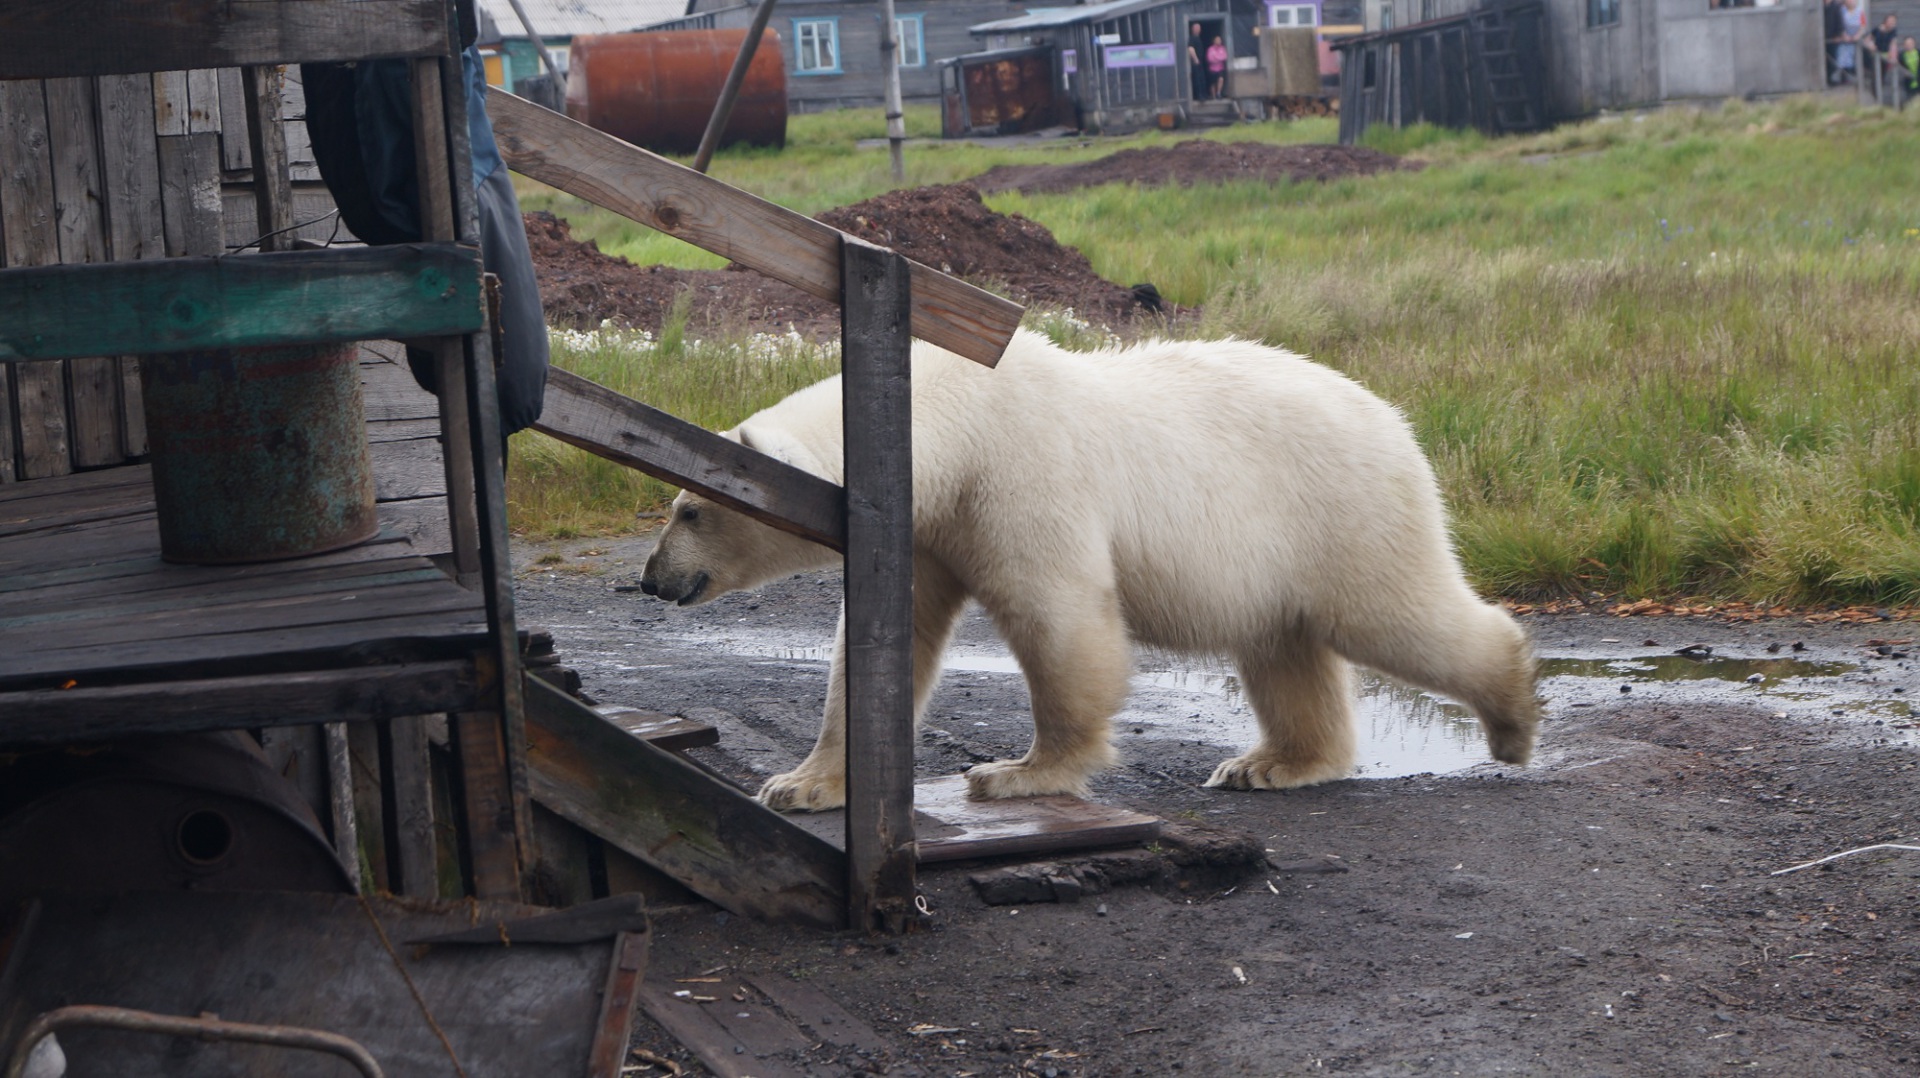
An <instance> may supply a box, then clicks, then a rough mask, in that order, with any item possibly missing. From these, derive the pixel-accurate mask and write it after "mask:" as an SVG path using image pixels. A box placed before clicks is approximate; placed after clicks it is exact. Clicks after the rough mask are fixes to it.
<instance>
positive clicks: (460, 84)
mask: <svg viewBox="0 0 1920 1078" xmlns="http://www.w3.org/2000/svg"><path fill="white" fill-rule="evenodd" d="M435 62H436V63H438V65H439V70H440V78H439V89H440V95H441V96H440V115H441V116H442V117H444V122H443V125H442V128H441V130H442V132H443V134H442V138H441V141H439V142H437V143H433V144H429V143H428V141H427V131H426V130H425V129H424V128H416V129H415V131H414V137H415V140H416V141H415V153H416V155H418V156H419V157H420V158H421V160H422V161H423V162H425V161H426V160H427V159H428V157H429V155H440V156H439V157H438V160H440V161H444V162H445V166H446V167H445V172H444V176H445V182H444V186H443V188H442V189H443V190H446V191H449V192H451V196H452V197H451V198H450V199H449V200H448V201H447V203H446V205H447V206H448V207H449V208H450V210H451V220H452V224H453V230H454V233H453V239H454V240H456V241H457V242H459V243H462V244H466V245H469V246H473V247H478V246H479V245H480V211H479V202H478V199H479V193H478V190H477V188H476V187H475V184H474V177H473V155H472V150H471V147H470V146H469V143H468V131H469V128H468V125H467V80H466V76H465V69H464V67H463V64H462V60H461V56H460V54H459V53H458V52H455V53H453V54H452V55H450V56H444V57H440V58H438V59H437V60H436V61H435ZM424 67H425V65H415V68H414V75H415V77H416V78H419V77H421V76H422V73H423V70H424ZM423 89H424V87H422V86H416V92H415V98H414V99H415V102H416V106H415V117H416V119H421V118H423V114H424V113H427V112H430V111H432V109H431V104H432V102H431V101H429V100H427V99H426V97H425V94H424V93H423V92H422V90H423ZM432 167H434V166H432V165H429V164H426V163H423V164H422V166H421V171H422V174H423V175H422V179H423V181H424V179H425V174H426V173H427V172H428V171H429V169H431V168H432ZM436 197H437V196H436V195H433V194H431V193H428V192H427V190H426V188H425V187H424V186H423V187H422V200H423V201H426V200H429V199H432V198H436ZM460 343H461V344H462V348H461V349H460V354H461V356H462V358H463V359H464V361H465V375H466V378H465V393H464V394H462V395H460V396H455V395H454V393H453V386H452V385H451V384H449V383H448V382H442V383H441V385H440V387H439V388H440V400H441V415H442V416H443V417H447V416H449V414H450V413H451V412H456V411H459V410H460V409H462V408H464V410H465V416H466V425H465V433H466V437H467V441H466V443H465V445H464V446H458V447H456V446H455V445H454V444H453V428H449V429H448V430H447V432H446V438H447V444H446V449H447V454H448V456H449V457H451V456H453V455H454V454H455V453H463V454H464V455H466V456H467V458H468V460H469V462H470V467H471V469H472V470H471V473H470V476H471V479H470V482H471V486H470V487H469V490H470V491H471V494H470V496H471V498H472V506H473V509H472V511H473V514H474V526H475V533H476V534H475V538H476V539H477V540H478V550H477V554H478V562H479V569H480V590H481V593H482V594H483V595H484V596H485V597H486V603H487V625H488V627H489V628H490V629H491V631H492V637H493V640H492V647H491V648H490V649H489V651H490V654H488V655H486V656H484V658H485V659H487V660H490V662H487V663H486V664H485V665H487V666H490V667H491V670H492V674H493V681H492V686H493V689H494V690H495V691H494V694H493V695H494V699H496V700H497V701H498V705H499V706H498V710H497V711H493V712H491V713H488V712H476V713H472V714H467V715H461V716H458V717H457V718H456V720H455V728H456V729H457V730H458V731H459V733H460V736H461V739H462V740H461V750H460V756H461V763H462V766H463V768H465V769H466V770H465V773H464V774H463V775H462V779H461V781H462V785H463V787H464V789H465V790H466V799H467V802H468V805H469V806H470V808H469V817H470V820H469V822H470V824H471V822H472V808H471V806H477V805H481V804H483V803H485V802H488V801H492V802H493V803H495V804H496V805H498V807H499V808H502V809H504V810H505V815H504V817H503V818H501V819H500V821H499V822H500V826H501V830H502V831H504V832H505V834H504V836H503V838H502V847H503V856H502V859H501V863H502V864H503V865H504V864H507V863H511V864H513V865H514V866H516V869H517V874H516V878H515V880H514V881H513V888H514V890H515V891H516V892H521V893H522V894H524V887H525V880H524V873H525V871H526V869H528V868H530V867H531V866H532V865H533V864H534V862H535V861H536V860H537V859H538V851H537V850H536V849H535V841H534V834H533V801H532V795H531V793H530V792H529V782H530V778H529V776H528V774H527V713H526V697H525V691H526V686H525V683H524V681H523V670H522V666H521V661H520V637H519V633H518V632H517V631H516V629H515V625H514V615H513V564H512V556H511V553H510V549H509V547H508V537H507V505H506V497H507V482H506V438H505V436H504V435H503V434H501V432H500V404H499V393H498V391H497V389H496V388H495V384H494V372H493V344H492V341H491V339H490V338H489V337H488V335H487V334H486V333H484V332H482V333H473V334H469V335H468V336H467V337H466V338H464V340H463V341H462V342H460ZM449 366H451V364H442V366H441V372H442V374H446V373H448V370H447V368H448V367H449ZM449 402H454V404H455V407H454V408H449V407H448V403H449ZM449 478H450V479H451V478H452V469H451V468H450V469H449ZM457 497H459V495H458V494H456V493H455V492H454V491H453V490H451V489H450V490H449V491H448V503H449V506H450V507H451V506H453V505H454V504H455V499H456V498H457ZM454 524H455V527H456V529H457V528H459V527H461V526H462V524H461V522H460V521H459V520H458V519H456V520H455V522H454ZM482 726H487V727H491V731H492V732H491V733H488V732H486V731H485V730H483V729H481V727H482ZM468 746H473V747H474V748H475V749H477V750H483V751H479V752H478V753H477V754H476V753H472V752H469V751H468ZM488 755H491V756H492V758H493V759H492V761H491V762H487V763H483V762H482V761H483V758H484V757H486V756H488ZM471 840H472V841H473V842H474V843H475V844H476V846H475V848H476V851H477V849H478V843H479V841H480V838H479V836H478V835H477V834H475V835H473V836H471ZM509 853H510V854H511V855H512V856H511V861H510V862H509V861H508V860H507V859H506V857H505V854H509ZM481 868H482V859H481V858H480V857H479V856H478V854H477V852H476V856H475V858H474V872H475V886H476V888H482V887H485V888H487V889H488V890H491V891H494V892H496V893H497V892H500V891H503V890H504V887H505V882H504V881H495V882H494V883H493V884H491V885H488V884H483V883H482V881H481V879H480V877H481ZM483 897H492V896H487V895H485V894H483ZM498 897H504V895H498Z"/></svg>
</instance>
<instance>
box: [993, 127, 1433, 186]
mask: <svg viewBox="0 0 1920 1078" xmlns="http://www.w3.org/2000/svg"><path fill="white" fill-rule="evenodd" d="M1421 167H1423V166H1422V165H1421V164H1419V163H1418V162H1413V161H1403V160H1401V159H1400V158H1398V157H1395V156H1393V155H1392V154H1386V153H1381V152H1380V151H1379V150H1370V149H1367V148H1366V147H1364V146H1325V145H1302V146H1270V145H1267V144H1266V143H1260V142H1214V141H1212V140H1209V139H1191V140H1189V141H1187V142H1181V143H1176V144H1174V145H1172V146H1165V147H1161V146H1155V147H1150V148H1146V149H1138V150H1121V151H1120V152H1119V153H1116V154H1110V155H1108V156H1106V157H1102V158H1100V159H1099V160H1097V161H1083V162H1081V163H1079V164H1075V165H999V166H996V167H994V168H991V169H988V170H987V171H986V172H983V173H981V174H980V175H978V176H975V177H974V178H973V179H971V180H969V181H967V182H968V183H970V184H972V185H973V186H974V187H977V188H979V189H980V190H982V191H985V192H986V193H988V194H992V193H993V192H995V191H1020V192H1023V193H1026V194H1038V193H1043V192H1053V191H1072V190H1075V189H1076V188H1081V187H1094V186H1097V185H1099V184H1103V183H1137V184H1139V185H1140V186H1142V187H1162V186H1165V185H1167V184H1173V183H1177V184H1179V185H1181V186H1182V187H1191V186H1193V185H1194V184H1200V183H1226V182H1228V181H1230V180H1265V181H1267V182H1269V183H1274V182H1278V181H1280V180H1293V181H1304V180H1336V179H1339V178H1341V177H1343V176H1371V175H1373V174H1374V173H1376V172H1393V171H1396V170H1399V169H1418V168H1421Z"/></svg>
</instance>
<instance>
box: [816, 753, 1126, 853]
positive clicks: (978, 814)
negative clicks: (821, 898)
mask: <svg viewBox="0 0 1920 1078" xmlns="http://www.w3.org/2000/svg"><path fill="white" fill-rule="evenodd" d="M913 807H914V813H913V815H914V821H913V827H914V837H915V839H916V840H917V842H918V844H919V847H920V861H921V863H922V864H927V863H931V862H936V861H963V860H966V859H968V858H973V857H1001V856H1006V855H1009V854H1029V853H1057V852H1060V851H1063V850H1078V849H1089V848H1092V847H1096V846H1124V845H1128V844H1131V843H1135V842H1148V841H1151V840H1152V839H1154V838H1155V837H1156V836H1158V835H1159V834H1160V827H1161V823H1162V821H1161V820H1160V818H1159V817H1157V816H1148V815H1146V814H1144V813H1139V812H1134V811H1132V810H1131V809H1124V808H1119V807H1116V806H1113V805H1098V804H1095V803H1093V802H1091V801H1082V800H1080V799H1079V798H1077V797H1067V796H1065V795H1054V796H1049V797H1016V798H1009V799H1007V800H1005V801H974V800H971V799H969V798H968V797H967V779H966V776H965V775H947V776H943V777H941V778H937V779H926V780H923V781H921V782H916V783H914V786H913ZM787 819H789V820H791V821H793V822H794V823H796V824H799V825H800V826H801V827H802V828H804V829H806V830H807V831H811V832H812V833H813V834H815V835H818V836H819V837H820V838H822V839H825V840H826V841H827V842H830V843H832V844H833V845H834V846H835V847H836V848H843V847H844V846H845V845H846V830H847V823H846V813H844V812H842V811H839V810H835V811H832V812H799V813H792V814H789V815H788V816H787Z"/></svg>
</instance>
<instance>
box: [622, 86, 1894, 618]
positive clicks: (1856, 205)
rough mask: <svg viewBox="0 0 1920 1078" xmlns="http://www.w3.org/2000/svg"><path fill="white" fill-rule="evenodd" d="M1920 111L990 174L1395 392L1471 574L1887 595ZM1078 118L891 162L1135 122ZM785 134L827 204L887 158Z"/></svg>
mask: <svg viewBox="0 0 1920 1078" xmlns="http://www.w3.org/2000/svg"><path fill="white" fill-rule="evenodd" d="M1917 121H1920V112H1909V113H1906V114H1893V113H1881V112H1872V113H1864V112H1857V111H1852V110H1846V109H1836V108H1834V107H1832V106H1831V105H1829V104H1827V103H1825V102H1822V101H1818V100H1814V99H1806V100H1796V101H1790V102H1786V103H1782V104H1775V105H1767V106H1749V105H1741V104H1737V103H1736V104H1729V105H1728V106H1726V107H1724V108H1720V109H1715V110H1693V109H1685V110H1680V109H1676V110H1671V111H1667V112H1661V113H1655V114H1649V115H1646V116H1643V117H1636V118H1619V119H1611V120H1603V121H1596V122H1592V123H1585V124H1579V125H1570V126H1567V127H1563V128H1560V129H1558V130H1556V131H1553V132H1549V133H1546V134H1544V135H1540V136H1534V137H1531V138H1522V139H1498V140H1488V139H1485V138H1482V137H1481V136H1478V135H1460V134H1456V133H1448V132H1439V131H1434V130H1431V129H1416V130H1411V131H1402V132H1380V131H1379V129H1376V133H1374V134H1373V135H1372V136H1371V138H1370V141H1374V142H1376V143H1377V144H1378V146H1379V147H1380V148H1383V149H1388V150H1407V151H1411V152H1414V153H1415V154H1416V155H1417V156H1418V157H1420V158H1422V159H1424V160H1425V161H1427V162H1428V167H1427V168H1425V169H1424V170H1422V171H1419V172H1405V173H1396V174H1390V175H1382V176H1376V177H1371V178H1366V179H1354V180H1343V181H1337V182H1334V183H1329V184H1298V185H1288V184H1281V185H1269V184H1259V183H1238V184H1229V185H1222V186H1217V187H1206V188H1191V189H1153V190H1143V189H1137V188H1133V187H1129V186H1121V185H1113V186H1108V187H1102V188H1096V189H1092V190H1087V191H1079V192H1072V193H1067V194H1059V195H1044V196H1032V197H1026V196H1020V195H1016V194H1005V195H1000V196H995V197H993V198H991V199H990V200H989V201H990V202H991V203H992V204H993V205H994V206H995V208H997V209H1000V210H1002V211H1005V212H1019V213H1022V214H1025V215H1027V216H1029V217H1032V218H1034V219H1035V220H1038V221H1040V222H1042V223H1043V224H1045V225H1047V226H1048V227H1049V228H1050V229H1052V230H1053V231H1054V233H1055V234H1056V235H1057V236H1058V237H1059V238H1060V240H1061V242H1063V243H1067V244H1071V245H1074V246H1077V247H1079V248H1080V249H1081V250H1082V251H1084V252H1085V253H1086V254H1087V255H1088V256H1089V258H1091V259H1092V261H1093V263H1094V266H1095V268H1096V269H1097V270H1099V271H1100V272H1101V273H1102V274H1103V275H1105V276H1107V277H1109V278H1111V279H1115V280H1122V281H1128V282H1132V281H1152V282H1154V283H1155V284H1156V285H1157V286H1158V287H1159V288H1160V290H1161V292H1162V293H1163V294H1165V295H1167V296H1168V297H1169V298H1171V299H1174V300H1176V301H1179V302H1181V303H1187V304H1197V305H1201V306H1202V307H1203V308H1204V314H1203V316H1202V318H1201V319H1200V320H1199V321H1198V322H1197V323H1196V324H1194V325H1191V326H1187V327H1182V329H1181V330H1179V332H1183V333H1191V334H1194V335H1203V336H1215V335H1227V334H1232V335H1237V336H1243V337H1249V338H1254V339H1258V340H1263V341H1267V342H1270V343H1273V344H1277V345H1281V346H1284V347H1288V348H1291V349H1293V350H1295V351H1300V352H1304V353H1308V354H1311V355H1313V356H1314V357H1315V358H1317V359H1319V360H1321V361H1322V362H1326V363H1328V364H1331V365H1333V366H1335V367H1337V368H1339V369H1342V370H1344V371H1346V372H1347V373H1349V374H1351V375H1353V376H1354V377H1356V378H1358V379H1360V380H1361V381H1363V382H1364V383H1366V384H1367V385H1368V386H1370V387H1371V388H1373V389H1374V390H1375V391H1377V392H1379V393H1380V394H1381V395H1383V396H1385V397H1387V398H1388V399H1390V400H1392V401H1394V402H1396V403H1397V404H1399V405H1400V406H1401V407H1402V408H1403V410H1404V411H1405V412H1406V413H1407V415H1408V417H1409V419H1410V420H1411V421H1412V423H1413V425H1414V427H1415V429H1416V431H1417V433H1418V435H1419V437H1420V438H1421V440H1422V442H1423V444H1424V445H1425V446H1426V448H1427V450H1428V452H1429V454H1430V455H1431V456H1432V458H1433V460H1434V464H1435V467H1436V469H1437V470H1438V473H1439V475H1440V479H1441V483H1442V485H1443V487H1444V488H1445V491H1446V493H1447V496H1448V499H1449V502H1450V504H1451V505H1452V507H1453V510H1454V517H1455V529H1456V536H1457V541H1458V543H1459V546H1460V549H1461V552H1462V555H1463V557H1464V559H1465V561H1466V562H1467V564H1468V566H1469V569H1470V571H1471V572H1472V574H1473V575H1474V576H1475V577H1476V579H1477V581H1478V582H1479V583H1480V584H1481V585H1482V587H1483V588H1485V589H1487V590H1489V591H1492V592H1498V593H1500V594H1504V595H1509V596H1514V597H1535V596H1543V595H1554V594H1563V593H1568V592H1584V591H1601V592H1605V593H1608V594H1618V595H1622V596H1627V597H1673V596H1683V595H1685V596H1706V597H1717V598H1722V599H1747V600H1767V601H1784V602H1807V601H1850V602H1853V601H1864V602H1884V603H1906V602H1913V601H1915V600H1920V534H1917V530H1920V529H1917V527H1916V525H1917V524H1920V176H1916V175H1915V174H1914V170H1912V169H1911V168H1910V167H1908V166H1907V165H1906V162H1908V161H1911V160H1912V159H1913V158H1914V157H1915V155H1916V154H1920V122H1917ZM842 122H851V121H849V120H845V119H844V118H843V120H842ZM1233 133H1234V134H1235V135H1239V136H1242V137H1248V136H1250V137H1286V138H1290V137H1298V136H1299V135H1301V134H1302V133H1307V134H1311V135H1315V136H1316V137H1322V138H1325V137H1330V135H1331V128H1330V125H1324V124H1323V125H1321V126H1319V127H1317V128H1301V127H1299V126H1287V125H1250V126H1248V127H1243V128H1237V129H1233ZM836 137H838V136H836ZM1166 139H1167V136H1166V135H1162V134H1155V135H1153V136H1151V137H1150V138H1149V139H1148V140H1146V141H1165V140H1166ZM1079 141H1080V140H1074V143H1075V144H1057V145H1047V146H1042V147H1034V148H1027V149H999V150H983V149H980V148H978V147H970V146H966V145H945V146H936V147H926V148H924V149H923V148H920V147H915V148H914V150H913V151H911V152H910V154H909V161H910V163H912V164H911V167H912V168H913V169H914V170H915V172H916V174H915V175H912V176H910V182H935V181H937V180H941V179H959V178H964V176H966V175H971V174H975V173H977V172H979V171H982V170H984V168H986V167H989V165H991V164H994V163H1000V162H1002V161H1018V160H1045V161H1057V160H1068V159H1073V158H1077V157H1081V156H1095V155H1098V154H1104V153H1110V152H1112V151H1113V150H1115V149H1119V148H1121V147H1122V146H1123V145H1132V144H1136V143H1134V142H1132V141H1128V142H1124V143H1123V142H1120V141H1116V140H1101V141H1099V142H1098V143H1097V144H1094V145H1091V146H1087V147H1082V146H1079V145H1077V143H1078V142H1079ZM795 143H796V146H795V148H794V150H792V151H790V152H791V153H797V154H799V155H800V157H801V159H808V160H819V167H820V168H821V170H822V172H823V174H824V175H825V177H826V179H825V183H826V186H827V188H828V189H830V190H832V191H833V192H835V193H833V194H831V195H827V196H824V197H825V199H826V201H827V202H828V203H829V204H832V203H836V202H845V201H853V200H855V199H857V198H859V197H866V196H867V195H870V194H872V193H874V192H875V191H877V190H881V189H884V188H885V186H887V181H886V179H885V167H886V166H885V152H884V150H880V151H878V152H877V153H874V154H872V159H871V161H861V160H860V157H861V154H863V153H867V151H860V152H859V153H854V154H847V153H845V152H844V147H843V152H842V153H840V155H839V158H840V159H838V160H835V159H832V155H830V154H829V155H826V159H810V158H806V156H805V155H806V154H808V153H820V152H821V151H820V150H819V149H818V148H814V149H809V143H808V141H807V138H806V137H805V136H804V135H801V136H797V137H796V139H795ZM779 159H780V158H779V157H777V156H775V155H765V156H764V157H762V156H756V155H735V156H733V157H731V158H728V159H726V160H725V161H724V165H725V169H726V171H723V172H722V174H723V175H727V172H731V173H732V175H729V176H728V178H730V179H733V180H734V181H735V182H743V183H745V184H746V185H747V186H750V187H751V186H753V185H754V184H755V183H758V184H761V185H762V186H761V190H762V192H763V193H767V194H769V195H770V197H774V198H776V199H779V200H782V201H790V202H792V203H794V204H797V205H799V207H800V208H803V209H808V210H809V211H810V212H811V210H812V209H814V208H817V207H815V205H814V202H813V201H810V198H811V196H810V195H807V194H805V193H803V192H800V191H796V190H795V189H794V185H795V184H796V183H800V182H803V181H804V179H805V178H806V177H805V175H804V172H803V170H800V169H794V170H792V171H791V172H790V173H788V174H787V175H786V176H778V175H768V174H766V173H765V171H764V168H765V166H766V165H768V164H769V163H773V162H777V161H778V160H779ZM1050 328H1053V327H1050ZM1059 335H1060V334H1059V333H1058V332H1056V336H1059ZM1093 336H1094V337H1097V336H1098V335H1097V334H1095V335H1093ZM773 395H775V396H777V395H778V394H773ZM656 403H657V402H656ZM666 406H667V407H670V408H672V407H674V406H672V405H666ZM674 410H679V409H678V408H675V409H674ZM736 418H737V417H736Z"/></svg>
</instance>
